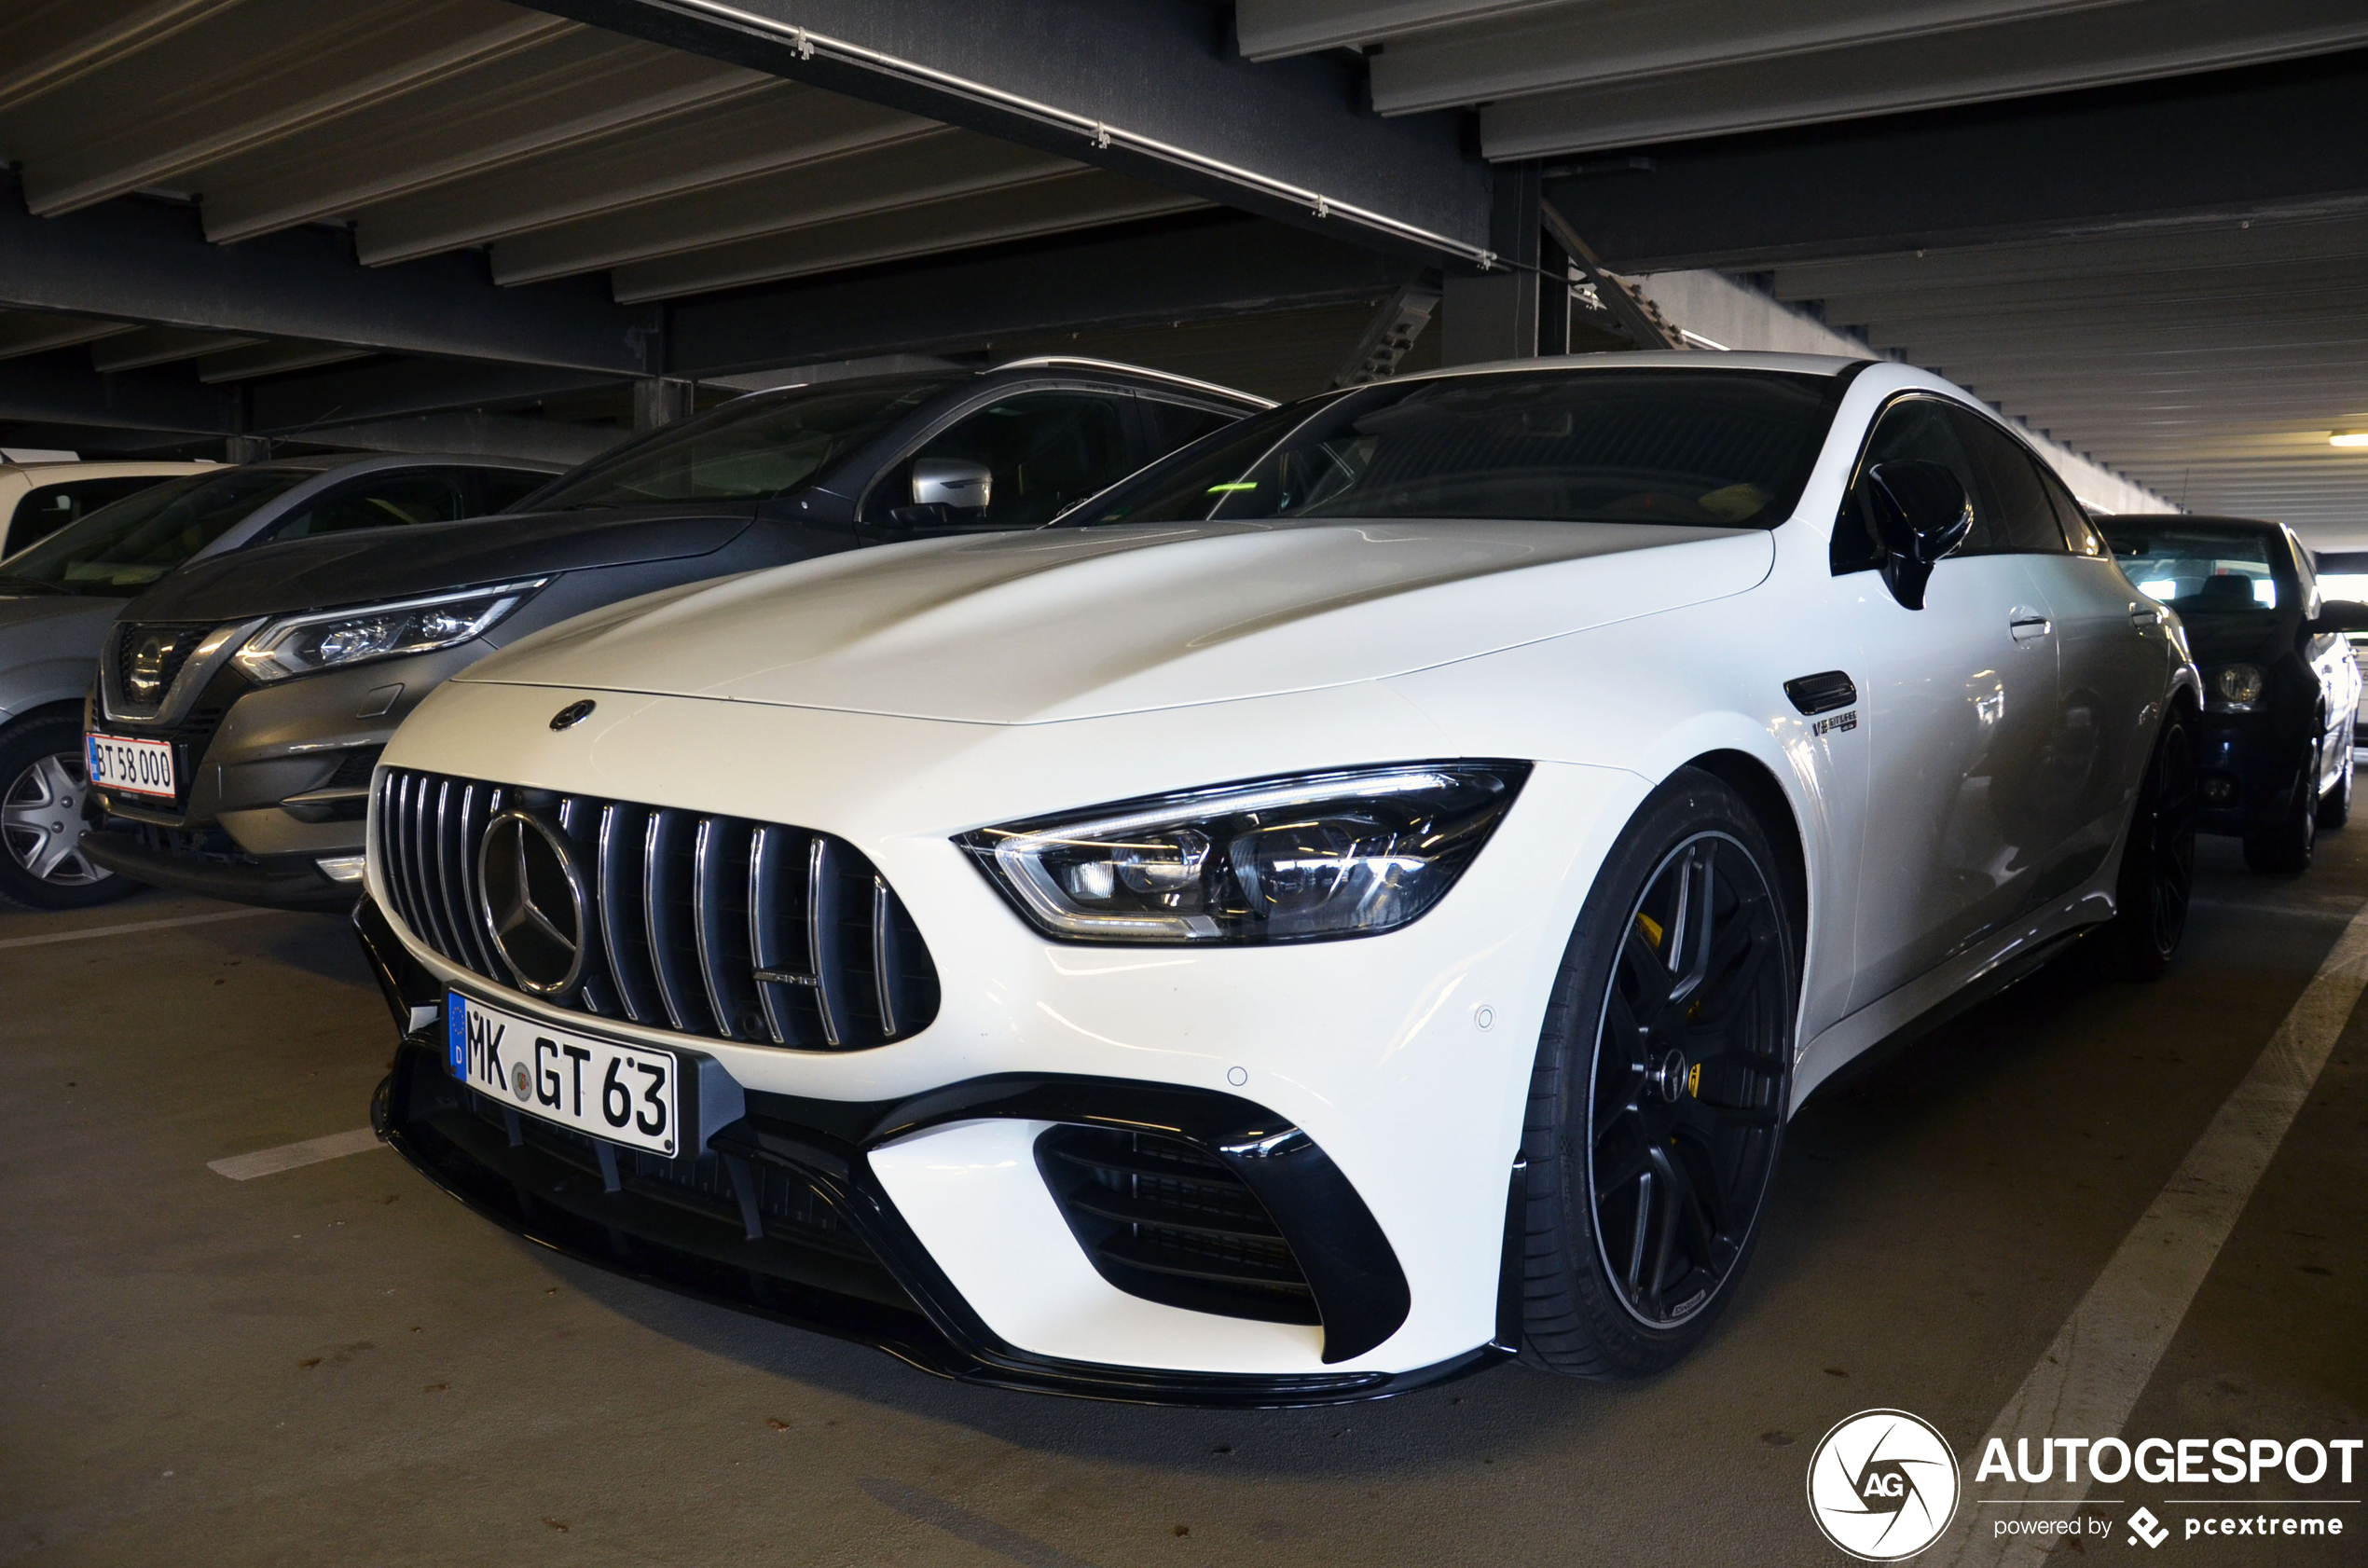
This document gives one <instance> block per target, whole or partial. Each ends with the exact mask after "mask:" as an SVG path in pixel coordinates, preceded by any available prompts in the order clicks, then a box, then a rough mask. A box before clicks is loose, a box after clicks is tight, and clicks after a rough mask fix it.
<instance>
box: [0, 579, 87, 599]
mask: <svg viewBox="0 0 2368 1568" xmlns="http://www.w3.org/2000/svg"><path fill="white" fill-rule="evenodd" d="M20 588H31V589H32V590H33V591H34V593H37V594H63V595H65V596H66V597H67V598H74V597H75V592H74V590H73V589H72V588H68V587H62V586H61V585H58V584H55V583H44V582H43V581H42V580H41V579H40V578H38V577H0V594H5V593H11V592H14V591H15V590H17V589H20Z"/></svg>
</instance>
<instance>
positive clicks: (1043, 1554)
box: [855, 1476, 1093, 1568]
mask: <svg viewBox="0 0 2368 1568" xmlns="http://www.w3.org/2000/svg"><path fill="white" fill-rule="evenodd" d="M855 1484H856V1485H857V1486H859V1487H860V1488H862V1489H863V1492H864V1493H865V1494H866V1495H867V1496H869V1497H870V1498H871V1499H872V1501H874V1503H879V1504H882V1505H884V1506H888V1507H890V1508H893V1509H895V1510H896V1511H897V1512H898V1513H900V1514H902V1515H903V1516H904V1517H905V1518H906V1519H910V1520H919V1521H920V1522H921V1523H923V1524H926V1525H929V1526H932V1527H933V1528H935V1529H939V1530H943V1531H944V1532H945V1533H946V1534H948V1535H951V1536H953V1537H955V1538H956V1539H957V1540H962V1541H968V1542H970V1543H971V1545H972V1546H974V1547H984V1548H985V1549H986V1550H988V1551H991V1552H993V1553H994V1554H995V1555H996V1556H998V1557H1000V1558H1005V1559H1008V1560H1009V1561H1012V1562H1017V1563H1021V1564H1024V1565H1025V1568H1093V1564H1091V1563H1089V1562H1087V1561H1084V1560H1083V1559H1082V1558H1077V1557H1072V1556H1070V1555H1069V1554H1068V1553H1067V1552H1065V1551H1063V1550H1062V1549H1061V1548H1060V1547H1056V1546H1053V1544H1052V1543H1050V1542H1049V1541H1039V1540H1038V1539H1036V1538H1035V1537H1034V1536H1032V1535H1023V1534H1020V1533H1019V1532H1018V1531H1016V1530H1011V1529H1007V1528H1005V1527H1004V1526H1002V1525H999V1524H998V1523H996V1522H995V1521H994V1520H991V1519H983V1518H981V1517H980V1516H979V1515H977V1514H974V1513H972V1512H971V1510H970V1509H968V1508H964V1507H958V1506H956V1505H954V1504H952V1503H949V1502H947V1501H946V1500H945V1499H944V1498H943V1497H933V1496H931V1495H930V1494H929V1493H928V1492H923V1491H922V1490H921V1489H920V1488H919V1487H916V1486H907V1485H905V1484H904V1483H903V1482H902V1481H892V1480H889V1479H888V1478H887V1477H885V1476H864V1477H861V1478H860V1479H858V1480H857V1481H856V1483H855Z"/></svg>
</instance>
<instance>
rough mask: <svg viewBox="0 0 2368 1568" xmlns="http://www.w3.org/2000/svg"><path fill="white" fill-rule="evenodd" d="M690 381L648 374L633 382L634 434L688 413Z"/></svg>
mask: <svg viewBox="0 0 2368 1568" xmlns="http://www.w3.org/2000/svg"><path fill="white" fill-rule="evenodd" d="M691 392H692V384H691V383H690V382H688V381H678V380H675V379H674V378H671V377H667V376H651V377H646V378H643V379H641V380H639V381H636V382H634V383H633V429H634V431H635V433H637V434H638V433H640V432H642V431H645V430H655V429H657V428H658V426H660V425H670V424H672V423H673V422H674V421H675V420H687V419H689V418H690V417H691Z"/></svg>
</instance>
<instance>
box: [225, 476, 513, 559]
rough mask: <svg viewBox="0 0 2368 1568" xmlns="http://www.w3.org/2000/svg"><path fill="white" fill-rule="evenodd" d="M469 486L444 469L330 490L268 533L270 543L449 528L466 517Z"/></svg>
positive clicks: (368, 481) (372, 479) (379, 478)
mask: <svg viewBox="0 0 2368 1568" xmlns="http://www.w3.org/2000/svg"><path fill="white" fill-rule="evenodd" d="M470 511H471V508H470V506H469V492H468V486H467V485H466V484H465V483H464V482H463V478H462V475H460V474H458V473H454V472H452V471H449V470H445V469H430V470H428V471H427V472H425V473H419V472H413V473H409V474H391V475H385V476H384V477H376V478H369V479H361V480H357V481H355V482H354V483H353V484H351V485H348V486H346V487H345V488H342V489H337V490H332V491H330V492H329V493H328V494H327V495H325V496H323V497H322V498H321V499H320V500H319V501H316V502H313V503H312V504H311V505H310V507H308V508H306V509H305V510H303V511H301V512H298V513H297V514H296V516H293V517H290V518H288V519H287V520H286V521H284V522H282V524H281V525H280V526H279V527H278V528H276V529H274V530H271V540H272V542H273V543H279V542H280V541H282V540H287V539H311V538H314V537H317V536H318V535H321V534H324V533H351V532H353V531H354V530H358V529H381V528H399V527H402V526H403V525H405V524H407V523H448V522H450V521H452V520H453V519H454V518H456V517H465V516H468V515H469V513H470Z"/></svg>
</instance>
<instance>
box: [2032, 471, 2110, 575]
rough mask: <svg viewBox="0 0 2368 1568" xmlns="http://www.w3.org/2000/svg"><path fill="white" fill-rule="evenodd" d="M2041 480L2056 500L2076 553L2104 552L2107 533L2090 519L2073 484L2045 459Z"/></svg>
mask: <svg viewBox="0 0 2368 1568" xmlns="http://www.w3.org/2000/svg"><path fill="white" fill-rule="evenodd" d="M2039 484H2040V488H2042V489H2044V490H2045V491H2046V492H2047V499H2048V500H2049V501H2051V502H2054V503H2055V507H2056V521H2057V523H2058V526H2060V527H2061V528H2062V529H2063V530H2064V538H2065V539H2066V540H2067V541H2068V542H2069V543H2071V545H2072V554H2073V555H2075V556H2102V555H2104V554H2105V553H2106V550H2105V536H2104V535H2103V534H2101V533H2099V532H2098V531H2097V525H2096V524H2095V523H2094V522H2092V521H2091V520H2090V519H2089V516H2088V508H2086V506H2083V505H2082V504H2081V503H2080V498H2079V497H2077V496H2075V495H2073V494H2072V488H2071V487H2070V486H2068V485H2066V484H2065V483H2064V482H2063V480H2062V479H2060V478H2058V476H2057V475H2056V471H2055V470H2054V469H2052V468H2049V467H2048V466H2047V465H2046V464H2045V463H2042V464H2040V465H2039Z"/></svg>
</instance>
